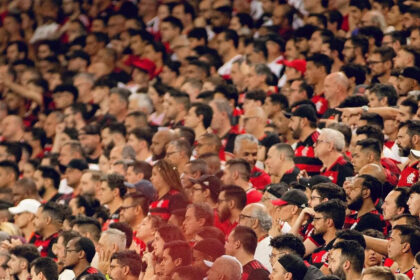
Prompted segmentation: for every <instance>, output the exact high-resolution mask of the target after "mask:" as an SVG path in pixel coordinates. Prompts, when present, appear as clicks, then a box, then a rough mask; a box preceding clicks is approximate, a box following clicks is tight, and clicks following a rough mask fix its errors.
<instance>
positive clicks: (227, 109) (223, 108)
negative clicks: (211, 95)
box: [212, 99, 232, 118]
mask: <svg viewBox="0 0 420 280" xmlns="http://www.w3.org/2000/svg"><path fill="white" fill-rule="evenodd" d="M212 102H213V103H214V105H216V107H217V110H219V111H220V113H227V115H228V116H229V118H230V117H231V116H232V107H231V106H230V104H229V102H228V101H227V100H223V99H215V100H213V101H212Z"/></svg>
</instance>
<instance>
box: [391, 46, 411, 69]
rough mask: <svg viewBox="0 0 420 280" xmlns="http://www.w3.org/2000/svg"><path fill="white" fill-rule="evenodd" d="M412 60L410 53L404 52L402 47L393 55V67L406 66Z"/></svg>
mask: <svg viewBox="0 0 420 280" xmlns="http://www.w3.org/2000/svg"><path fill="white" fill-rule="evenodd" d="M411 60H412V55H411V54H410V53H408V52H406V51H405V50H404V49H401V50H399V51H398V52H397V55H396V56H395V57H394V67H395V68H403V67H407V65H409V64H410V62H411Z"/></svg>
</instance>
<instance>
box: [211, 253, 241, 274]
mask: <svg viewBox="0 0 420 280" xmlns="http://www.w3.org/2000/svg"><path fill="white" fill-rule="evenodd" d="M218 259H228V260H230V261H234V262H236V263H238V264H239V267H240V268H241V274H242V272H243V270H242V264H241V263H240V262H239V260H238V259H237V258H235V257H233V256H229V255H223V256H221V257H219V258H217V260H218ZM217 260H216V261H217ZM203 262H204V264H205V265H207V266H208V267H212V266H213V264H214V262H211V261H206V260H204V261H203Z"/></svg>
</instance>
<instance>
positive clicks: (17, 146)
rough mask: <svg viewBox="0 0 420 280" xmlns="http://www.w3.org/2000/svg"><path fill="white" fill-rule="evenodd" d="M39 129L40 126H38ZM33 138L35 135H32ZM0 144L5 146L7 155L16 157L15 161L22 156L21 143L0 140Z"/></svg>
mask: <svg viewBox="0 0 420 280" xmlns="http://www.w3.org/2000/svg"><path fill="white" fill-rule="evenodd" d="M38 129H41V130H42V128H38ZM34 138H35V137H34ZM0 146H4V147H5V148H6V153H7V154H8V155H11V156H14V157H15V159H16V162H19V161H20V159H21V158H22V146H21V143H18V142H7V141H5V142H1V143H0Z"/></svg>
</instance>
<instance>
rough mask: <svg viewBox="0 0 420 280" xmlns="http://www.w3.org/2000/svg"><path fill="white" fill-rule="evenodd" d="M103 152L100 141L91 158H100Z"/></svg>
mask: <svg viewBox="0 0 420 280" xmlns="http://www.w3.org/2000/svg"><path fill="white" fill-rule="evenodd" d="M101 154H102V147H101V144H100V143H98V145H97V146H96V149H95V150H94V151H93V153H92V154H91V155H90V158H91V159H95V158H99V157H100V156H101Z"/></svg>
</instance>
